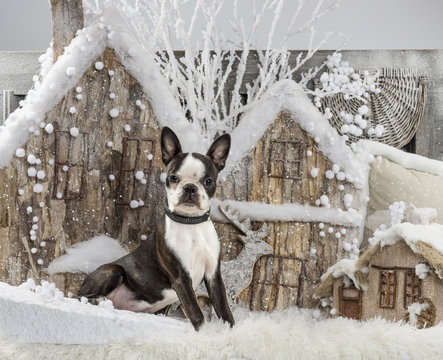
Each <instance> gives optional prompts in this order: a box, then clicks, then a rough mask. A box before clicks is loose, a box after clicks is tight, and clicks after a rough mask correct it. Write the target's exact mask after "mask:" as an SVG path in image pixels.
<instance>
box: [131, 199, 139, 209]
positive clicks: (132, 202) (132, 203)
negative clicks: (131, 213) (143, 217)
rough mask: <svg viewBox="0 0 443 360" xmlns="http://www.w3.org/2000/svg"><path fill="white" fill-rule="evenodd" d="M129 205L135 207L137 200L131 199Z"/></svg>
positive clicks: (136, 206)
mask: <svg viewBox="0 0 443 360" xmlns="http://www.w3.org/2000/svg"><path fill="white" fill-rule="evenodd" d="M129 206H130V207H131V209H136V208H138V206H139V203H138V201H137V200H131V202H130V203H129Z"/></svg>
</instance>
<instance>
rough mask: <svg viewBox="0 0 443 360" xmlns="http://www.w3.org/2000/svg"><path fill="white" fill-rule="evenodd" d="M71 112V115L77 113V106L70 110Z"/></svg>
mask: <svg viewBox="0 0 443 360" xmlns="http://www.w3.org/2000/svg"><path fill="white" fill-rule="evenodd" d="M69 112H70V113H71V114H75V113H76V112H77V109H76V108H75V106H71V107H70V108H69Z"/></svg>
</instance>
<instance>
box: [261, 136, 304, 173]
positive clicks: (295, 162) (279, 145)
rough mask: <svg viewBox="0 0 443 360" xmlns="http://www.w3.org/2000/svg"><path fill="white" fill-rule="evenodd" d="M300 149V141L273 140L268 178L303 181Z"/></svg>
mask: <svg viewBox="0 0 443 360" xmlns="http://www.w3.org/2000/svg"><path fill="white" fill-rule="evenodd" d="M300 147H301V146H300V142H299V141H294V140H272V142H271V149H270V153H269V165H268V176H269V177H275V178H282V179H293V180H299V179H301V173H300V172H301V171H300V162H301V159H300Z"/></svg>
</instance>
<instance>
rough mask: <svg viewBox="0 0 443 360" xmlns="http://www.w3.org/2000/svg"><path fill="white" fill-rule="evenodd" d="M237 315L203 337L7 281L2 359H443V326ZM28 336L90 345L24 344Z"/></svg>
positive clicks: (297, 313) (183, 326)
mask: <svg viewBox="0 0 443 360" xmlns="http://www.w3.org/2000/svg"><path fill="white" fill-rule="evenodd" d="M234 316H235V318H236V321H237V324H236V326H235V327H234V328H233V329H230V328H229V327H228V326H226V325H225V324H224V323H222V322H220V321H217V320H215V321H214V320H213V321H212V322H211V323H208V324H206V325H205V326H204V327H203V328H202V330H201V331H200V332H199V333H196V332H194V331H193V329H192V327H191V326H190V325H189V323H183V322H181V321H178V320H175V319H170V318H165V317H160V316H154V315H148V314H134V313H130V312H127V311H118V310H114V309H109V308H101V307H98V306H92V305H87V304H81V303H79V302H78V301H75V300H71V299H69V300H68V299H64V298H57V296H54V297H50V296H48V294H47V293H46V294H43V295H42V294H41V293H40V295H38V294H36V293H35V292H31V291H29V290H26V289H23V288H21V289H19V288H16V287H11V286H9V285H6V284H3V283H0V319H2V321H0V333H1V334H2V335H0V358H1V359H17V360H20V359H33V360H35V359H88V360H89V359H398V360H400V359H402V360H406V359H414V360H415V359H427V360H429V359H440V358H441V354H442V352H443V341H442V339H443V325H438V326H436V327H434V328H431V329H425V330H417V329H415V328H412V327H411V326H409V325H403V324H400V323H389V322H387V321H384V320H381V319H374V320H372V321H368V322H357V321H353V320H348V319H342V318H337V319H324V318H321V317H320V318H318V319H316V318H315V317H314V312H313V311H310V310H298V309H295V308H293V309H289V310H285V311H282V312H274V313H271V314H269V313H251V312H249V311H247V310H244V309H236V310H235V311H234ZM11 337H12V338H15V340H13V339H11ZM26 337H29V338H30V339H29V341H36V340H31V339H32V338H33V339H40V341H39V342H51V341H55V342H56V343H63V342H75V341H74V340H78V341H79V340H80V341H79V342H83V344H81V345H72V344H71V345H70V344H41V343H29V342H27V343H23V342H19V341H17V339H19V340H21V341H23V340H25V338H26ZM104 341H105V343H101V344H100V342H104ZM88 342H89V343H88Z"/></svg>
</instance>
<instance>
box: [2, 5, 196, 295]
mask: <svg viewBox="0 0 443 360" xmlns="http://www.w3.org/2000/svg"><path fill="white" fill-rule="evenodd" d="M64 6H66V7H69V9H66V8H63V7H64ZM82 11H83V9H82V4H81V1H77V2H66V1H54V2H53V17H54V19H53V22H54V46H53V53H52V52H51V51H49V52H48V53H47V55H46V56H47V57H48V56H54V64H53V65H52V66H51V67H50V68H47V69H46V70H45V72H47V74H45V76H44V77H42V80H41V81H40V79H39V80H38V81H37V82H36V83H35V86H34V89H33V90H31V91H30V92H29V93H28V97H27V100H26V102H25V104H23V106H22V107H21V108H19V109H18V110H17V111H16V112H14V113H13V114H11V116H10V117H9V118H8V120H7V121H6V124H5V125H6V126H5V127H3V128H2V129H1V130H2V131H0V132H1V135H0V138H1V139H0V143H1V144H2V145H0V148H1V149H0V153H1V154H2V156H1V159H0V281H5V282H8V283H10V284H14V285H18V284H19V283H21V282H23V281H24V280H26V279H27V278H28V277H33V278H35V279H39V278H47V277H48V275H47V274H46V273H45V271H44V269H45V268H46V267H47V266H48V263H49V262H50V261H51V260H52V259H54V258H55V257H58V256H60V255H62V254H63V253H64V251H65V250H66V249H67V248H68V247H70V246H71V245H73V244H75V243H78V242H81V241H84V240H88V239H90V238H91V237H93V236H95V235H98V234H106V235H109V236H111V237H113V238H118V239H120V241H121V243H122V244H124V245H126V246H127V247H128V248H129V249H133V248H134V247H135V246H136V245H137V244H138V243H139V241H140V237H141V236H142V235H143V234H146V233H147V232H148V231H149V229H150V228H151V227H152V225H153V224H155V222H156V219H157V217H158V216H160V214H162V212H163V207H162V204H163V197H164V186H163V184H162V182H161V181H160V177H161V173H162V172H163V171H164V170H163V163H162V161H161V155H160V142H159V135H160V130H161V126H164V125H168V126H171V127H174V129H175V130H177V131H179V132H180V133H181V134H182V135H183V136H186V137H187V138H189V140H190V141H192V140H193V137H192V134H187V130H186V127H189V126H188V122H187V120H186V119H185V118H184V116H182V115H181V111H180V108H179V106H178V105H177V106H175V105H174V104H175V101H174V99H173V98H172V95H171V94H170V93H169V91H168V84H167V83H166V82H163V81H164V80H163V79H162V78H161V76H160V75H159V74H158V73H157V71H158V70H156V67H155V66H154V64H152V63H150V60H149V59H150V58H149V56H145V55H144V54H142V53H140V54H135V50H134V49H133V48H131V46H132V45H131V41H130V39H129V40H128V39H122V38H119V36H118V35H116V36H114V37H112V39H111V38H110V37H108V35H109V31H108V29H106V27H105V26H104V25H103V24H95V25H92V26H89V27H87V28H84V29H83V30H79V31H77V36H76V37H75V38H74V34H75V33H76V30H77V29H80V28H82V27H83V25H82V21H83V18H82V16H83V13H82ZM63 16H68V17H69V19H68V21H65V23H64V25H63V26H61V24H60V22H61V21H62V19H63ZM79 19H80V20H79ZM65 20H66V19H65ZM67 24H68V26H67ZM71 39H73V40H72V41H71ZM64 46H66V48H65V47H64ZM50 62H51V61H49V63H50ZM2 136H3V137H2ZM17 148H18V149H17ZM16 149H17V150H16ZM1 167H3V168H1ZM82 279H83V275H79V274H60V275H55V276H54V277H53V278H52V280H55V282H56V283H57V286H58V287H59V288H60V289H64V290H70V291H73V292H75V291H76V289H77V288H78V286H79V285H80V284H81V281H82Z"/></svg>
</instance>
